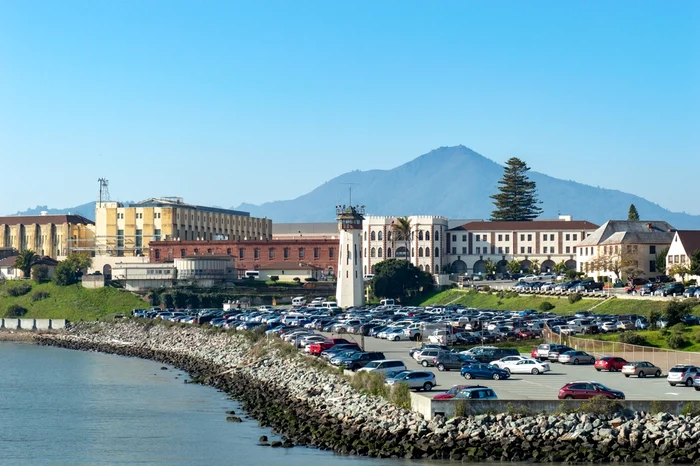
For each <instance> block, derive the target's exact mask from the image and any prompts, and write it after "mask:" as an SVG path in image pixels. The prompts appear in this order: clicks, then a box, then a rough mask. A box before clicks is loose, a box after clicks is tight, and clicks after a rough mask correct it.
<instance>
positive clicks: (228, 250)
mask: <svg viewBox="0 0 700 466" xmlns="http://www.w3.org/2000/svg"><path fill="white" fill-rule="evenodd" d="M226 255H227V256H230V255H231V248H226Z"/></svg>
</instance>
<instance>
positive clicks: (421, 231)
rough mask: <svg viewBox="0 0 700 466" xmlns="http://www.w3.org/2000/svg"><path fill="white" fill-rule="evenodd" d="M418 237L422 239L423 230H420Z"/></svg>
mask: <svg viewBox="0 0 700 466" xmlns="http://www.w3.org/2000/svg"><path fill="white" fill-rule="evenodd" d="M418 239H419V240H422V239H423V230H420V231H419V232H418Z"/></svg>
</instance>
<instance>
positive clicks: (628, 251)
mask: <svg viewBox="0 0 700 466" xmlns="http://www.w3.org/2000/svg"><path fill="white" fill-rule="evenodd" d="M586 251H588V248H586ZM627 253H628V254H632V245H631V244H628V245H627ZM676 257H677V256H676Z"/></svg>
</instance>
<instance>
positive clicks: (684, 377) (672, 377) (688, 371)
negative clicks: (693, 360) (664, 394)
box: [666, 364, 700, 387]
mask: <svg viewBox="0 0 700 466" xmlns="http://www.w3.org/2000/svg"><path fill="white" fill-rule="evenodd" d="M696 375H700V368H698V367H696V366H689V365H685V364H678V365H676V366H674V367H672V368H671V369H670V370H669V371H668V375H667V376H666V380H667V381H668V383H669V385H671V386H672V387H675V386H676V384H681V385H685V386H686V387H692V386H693V380H694V379H695V376H696Z"/></svg>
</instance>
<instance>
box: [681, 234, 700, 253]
mask: <svg viewBox="0 0 700 466" xmlns="http://www.w3.org/2000/svg"><path fill="white" fill-rule="evenodd" d="M677 233H678V240H679V241H680V242H681V244H682V245H683V250H684V251H685V253H686V254H687V255H689V256H690V255H692V254H693V253H694V252H695V251H697V250H700V230H678V232H677Z"/></svg>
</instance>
